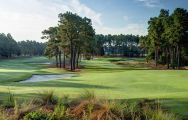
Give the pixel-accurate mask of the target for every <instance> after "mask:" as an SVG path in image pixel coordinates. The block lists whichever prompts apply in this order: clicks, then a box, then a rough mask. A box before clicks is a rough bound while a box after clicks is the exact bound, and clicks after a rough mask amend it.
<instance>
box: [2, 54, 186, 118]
mask: <svg viewBox="0 0 188 120" xmlns="http://www.w3.org/2000/svg"><path fill="white" fill-rule="evenodd" d="M118 62H121V63H125V64H118ZM46 63H49V64H46ZM53 63H54V60H53V59H52V60H49V59H48V58H45V57H31V58H17V59H10V60H1V61H0V98H1V101H3V99H2V98H6V96H7V95H8V93H9V91H10V92H11V93H13V94H14V95H15V96H16V99H18V100H23V99H30V98H32V97H33V96H36V95H37V94H39V93H40V92H42V91H48V90H53V91H54V93H55V94H56V95H57V96H61V95H70V97H71V98H74V97H76V96H78V95H79V94H80V93H81V92H83V91H84V90H89V91H94V93H95V94H96V95H97V96H98V97H100V98H106V99H126V100H137V99H144V98H147V99H157V100H159V102H160V103H161V104H162V106H163V107H165V108H167V109H169V110H170V111H172V112H173V113H176V114H178V115H181V116H187V115H188V113H187V111H188V71H187V70H152V69H151V68H148V67H146V66H144V64H141V63H146V62H145V59H144V58H95V59H94V60H83V61H82V62H81V66H82V69H81V70H80V71H77V72H70V71H66V70H63V69H59V68H54V67H53ZM67 73H68V74H70V73H72V74H75V75H74V76H73V77H71V78H67V79H66V78H64V79H54V80H49V81H45V82H40V81H39V82H26V83H22V82H20V81H24V80H26V79H28V78H30V77H32V75H47V74H48V75H56V74H57V75H59V74H60V75H63V74H67Z"/></svg>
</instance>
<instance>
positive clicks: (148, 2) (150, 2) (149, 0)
mask: <svg viewBox="0 0 188 120" xmlns="http://www.w3.org/2000/svg"><path fill="white" fill-rule="evenodd" d="M136 1H138V2H141V3H143V4H144V5H145V6H147V7H158V6H159V5H160V1H159V0H136Z"/></svg>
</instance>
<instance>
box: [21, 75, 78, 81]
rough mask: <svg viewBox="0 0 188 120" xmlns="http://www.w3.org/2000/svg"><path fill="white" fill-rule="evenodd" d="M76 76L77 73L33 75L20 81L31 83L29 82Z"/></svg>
mask: <svg viewBox="0 0 188 120" xmlns="http://www.w3.org/2000/svg"><path fill="white" fill-rule="evenodd" d="M73 76H75V74H62V75H32V77H30V78H28V79H26V80H23V81H20V83H29V82H43V81H51V80H58V79H67V78H71V77H73Z"/></svg>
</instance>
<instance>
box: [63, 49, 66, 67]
mask: <svg viewBox="0 0 188 120" xmlns="http://www.w3.org/2000/svg"><path fill="white" fill-rule="evenodd" d="M65 60H66V58H65V52H64V53H63V68H65V64H66V63H65V62H66V61H65Z"/></svg>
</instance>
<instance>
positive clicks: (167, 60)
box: [166, 48, 170, 69]
mask: <svg viewBox="0 0 188 120" xmlns="http://www.w3.org/2000/svg"><path fill="white" fill-rule="evenodd" d="M166 64H167V69H169V68H170V65H169V50H168V48H166Z"/></svg>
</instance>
